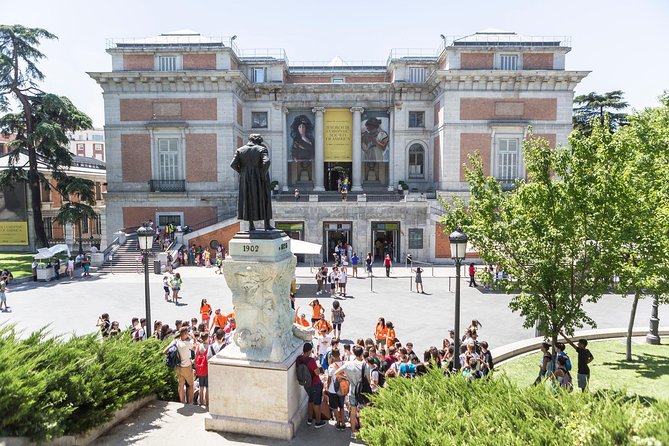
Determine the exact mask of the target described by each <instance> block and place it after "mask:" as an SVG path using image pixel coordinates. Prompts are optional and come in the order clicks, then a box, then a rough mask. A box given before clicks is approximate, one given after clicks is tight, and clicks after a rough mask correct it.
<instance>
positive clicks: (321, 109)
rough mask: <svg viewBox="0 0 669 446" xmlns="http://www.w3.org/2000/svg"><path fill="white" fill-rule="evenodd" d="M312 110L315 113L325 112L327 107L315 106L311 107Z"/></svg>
mask: <svg viewBox="0 0 669 446" xmlns="http://www.w3.org/2000/svg"><path fill="white" fill-rule="evenodd" d="M311 111H312V112H314V113H323V112H325V107H314V108H312V109H311Z"/></svg>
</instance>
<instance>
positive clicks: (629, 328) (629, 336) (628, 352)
mask: <svg viewBox="0 0 669 446" xmlns="http://www.w3.org/2000/svg"><path fill="white" fill-rule="evenodd" d="M640 296H641V292H640V291H639V289H638V288H637V289H636V290H635V292H634V302H632V311H631V312H630V323H629V325H628V326H627V348H626V349H625V350H626V351H625V360H626V361H631V360H632V329H633V328H634V319H635V318H636V306H637V304H638V303H639V298H640Z"/></svg>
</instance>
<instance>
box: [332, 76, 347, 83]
mask: <svg viewBox="0 0 669 446" xmlns="http://www.w3.org/2000/svg"><path fill="white" fill-rule="evenodd" d="M332 83H333V84H343V83H344V78H343V77H333V78H332Z"/></svg>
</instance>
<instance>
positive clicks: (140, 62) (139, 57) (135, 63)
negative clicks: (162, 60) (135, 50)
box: [123, 54, 154, 71]
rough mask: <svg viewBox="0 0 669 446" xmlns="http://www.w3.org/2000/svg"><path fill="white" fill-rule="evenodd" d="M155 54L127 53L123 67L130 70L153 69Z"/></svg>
mask: <svg viewBox="0 0 669 446" xmlns="http://www.w3.org/2000/svg"><path fill="white" fill-rule="evenodd" d="M153 60H154V59H153V54H126V55H124V56H123V69H124V70H129V71H140V70H153V68H154V64H153Z"/></svg>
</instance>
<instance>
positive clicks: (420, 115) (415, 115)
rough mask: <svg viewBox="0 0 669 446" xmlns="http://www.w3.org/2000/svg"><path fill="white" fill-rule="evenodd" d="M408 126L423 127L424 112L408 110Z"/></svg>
mask: <svg viewBox="0 0 669 446" xmlns="http://www.w3.org/2000/svg"><path fill="white" fill-rule="evenodd" d="M409 127H410V128H413V127H425V112H423V111H410V112H409Z"/></svg>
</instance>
